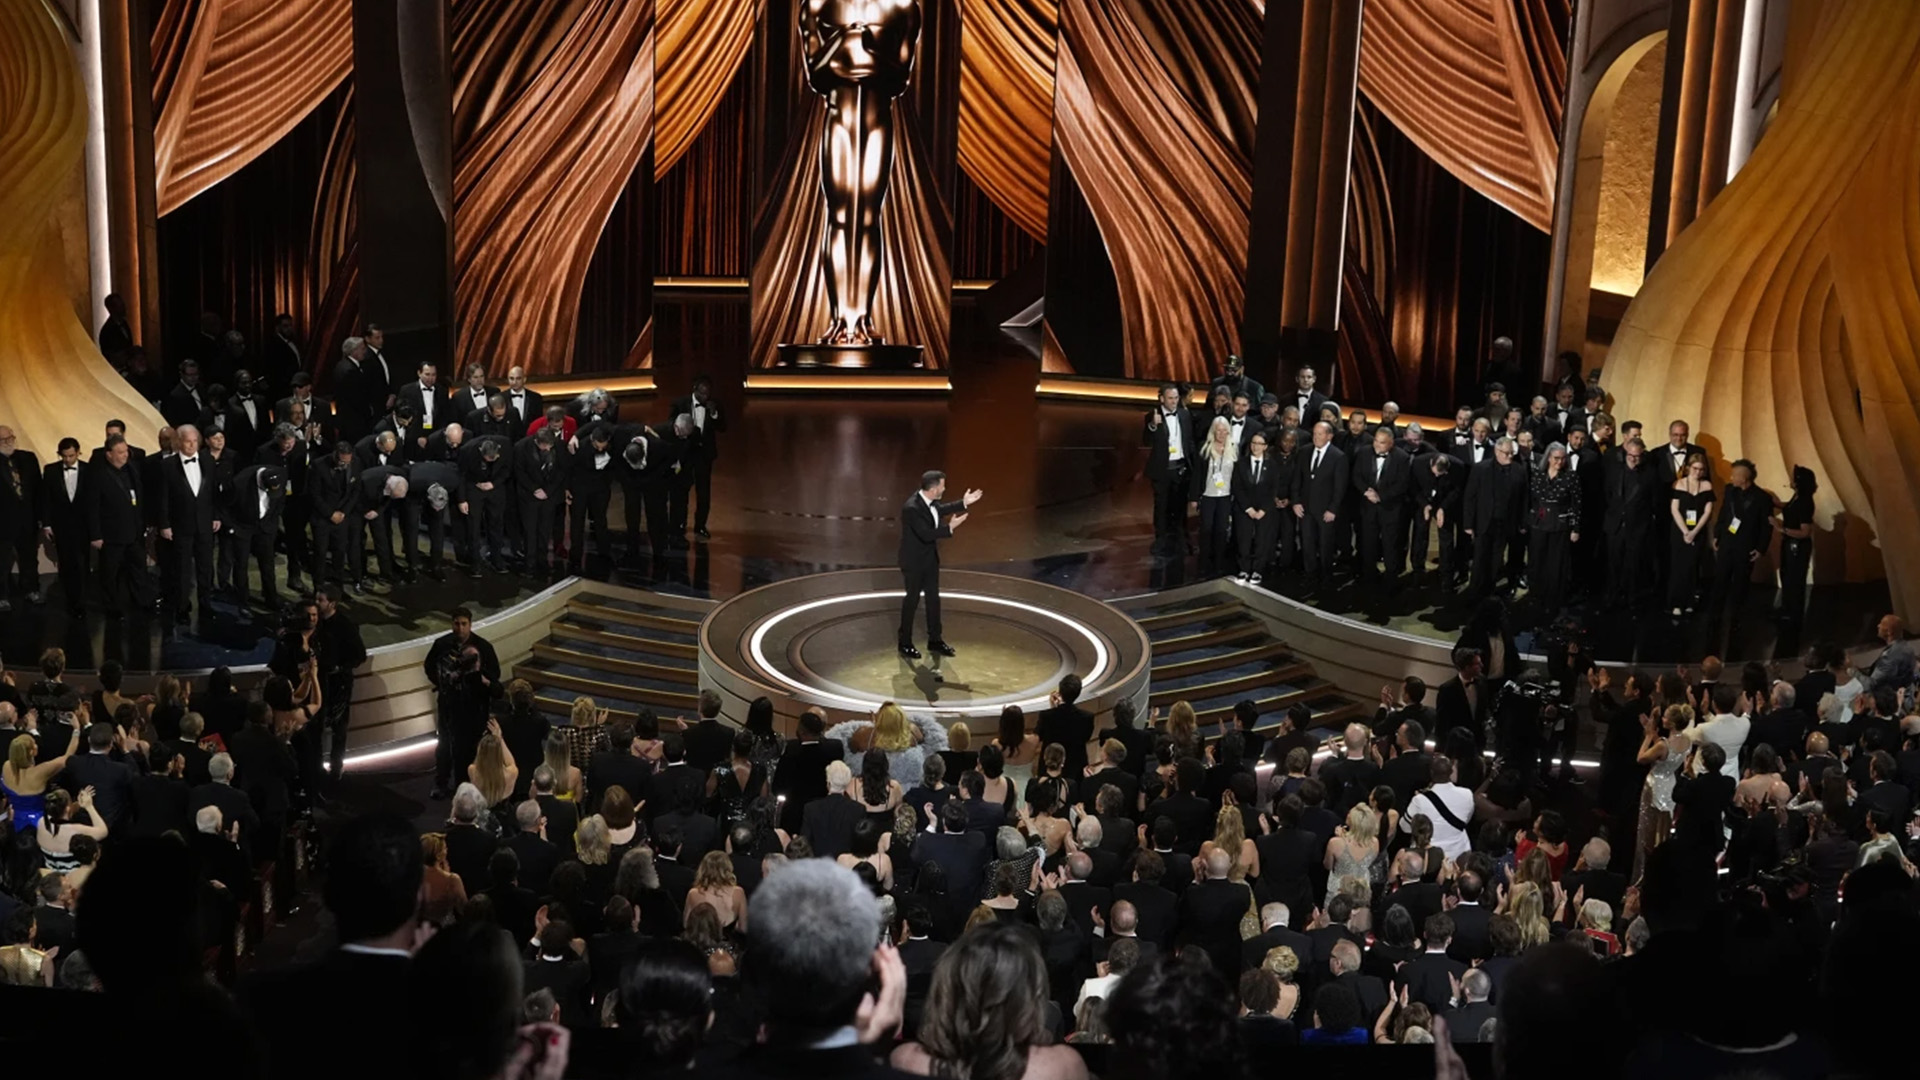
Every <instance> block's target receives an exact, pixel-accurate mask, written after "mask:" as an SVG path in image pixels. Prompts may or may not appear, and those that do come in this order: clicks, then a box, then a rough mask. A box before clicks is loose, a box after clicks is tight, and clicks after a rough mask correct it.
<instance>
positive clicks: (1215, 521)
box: [1200, 495, 1234, 577]
mask: <svg viewBox="0 0 1920 1080" xmlns="http://www.w3.org/2000/svg"><path fill="white" fill-rule="evenodd" d="M1233 531H1234V520H1233V498H1232V496H1229V495H1203V496H1201V497H1200V574H1201V576H1203V577H1205V576H1208V575H1212V574H1224V573H1226V572H1227V552H1228V551H1229V550H1230V549H1229V548H1228V546H1227V545H1228V544H1230V543H1231V542H1232V537H1233Z"/></svg>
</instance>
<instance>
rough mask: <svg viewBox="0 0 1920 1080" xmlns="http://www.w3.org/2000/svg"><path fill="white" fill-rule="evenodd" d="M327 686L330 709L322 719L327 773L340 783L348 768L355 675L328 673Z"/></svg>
mask: <svg viewBox="0 0 1920 1080" xmlns="http://www.w3.org/2000/svg"><path fill="white" fill-rule="evenodd" d="M324 683H325V692H326V695H327V707H326V708H325V709H324V710H322V712H321V717H322V719H323V720H324V721H325V724H326V729H327V773H328V775H330V776H332V777H333V782H334V783H336V784H337V783H339V782H340V774H341V772H343V771H344V770H345V768H346V764H345V763H346V760H347V729H348V727H350V726H351V725H352V723H353V672H351V671H330V672H327V674H326V675H325V677H324Z"/></svg>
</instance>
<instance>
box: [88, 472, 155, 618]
mask: <svg viewBox="0 0 1920 1080" xmlns="http://www.w3.org/2000/svg"><path fill="white" fill-rule="evenodd" d="M103 449H104V450H105V454H104V456H103V457H101V459H100V460H99V461H97V462H94V463H93V464H91V465H89V466H87V468H88V470H89V475H88V477H87V481H88V483H87V487H86V503H85V505H86V514H87V523H86V527H87V544H88V546H90V547H92V548H93V549H94V550H95V551H97V552H99V553H100V599H101V600H102V602H103V603H104V604H105V606H106V610H107V617H108V618H110V619H117V618H119V617H120V616H121V615H123V614H125V613H126V612H127V611H128V610H129V609H134V608H138V607H140V606H142V605H144V604H145V602H146V598H147V595H148V594H147V588H146V566H147V564H146V545H145V541H146V535H147V518H146V511H145V507H144V506H143V504H142V495H141V485H140V473H139V471H138V470H136V469H134V468H133V466H131V465H129V464H128V462H129V461H130V460H132V459H131V457H130V456H129V452H130V451H131V450H132V449H133V448H132V447H130V446H128V445H127V440H126V438H125V437H124V436H121V435H118V434H110V435H108V436H107V445H106V446H105V447H104V448H103ZM69 603H71V601H69Z"/></svg>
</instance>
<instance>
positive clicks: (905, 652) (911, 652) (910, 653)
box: [900, 645, 920, 660]
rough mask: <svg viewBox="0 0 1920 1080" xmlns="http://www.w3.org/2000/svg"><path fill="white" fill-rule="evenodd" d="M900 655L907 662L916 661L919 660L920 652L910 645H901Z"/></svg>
mask: <svg viewBox="0 0 1920 1080" xmlns="http://www.w3.org/2000/svg"><path fill="white" fill-rule="evenodd" d="M900 655H901V656H904V657H906V658H907V659H908V660H918V659H920V650H919V649H916V648H914V647H913V646H911V645H902V646H900Z"/></svg>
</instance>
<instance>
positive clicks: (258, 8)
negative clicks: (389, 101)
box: [152, 0, 353, 217]
mask: <svg viewBox="0 0 1920 1080" xmlns="http://www.w3.org/2000/svg"><path fill="white" fill-rule="evenodd" d="M152 49H153V62H154V75H153V104H154V132H153V157H154V189H155V193H156V211H157V212H158V213H159V214H160V215H161V216H163V217H164V216H165V215H167V214H168V213H171V212H172V211H174V210H175V209H178V208H179V207H180V206H181V205H182V204H184V203H186V202H187V201H188V200H189V199H192V198H193V197H194V196H195V195H198V194H200V193H201V192H203V191H205V190H207V189H208V188H210V187H212V186H214V185H215V184H218V183H219V182H220V181H222V180H224V179H226V178H227V177H229V176H232V175H233V174H234V173H236V172H238V171H240V169H241V168H243V167H245V166H246V164H247V163H248V162H250V161H252V160H254V159H255V158H257V157H259V156H260V155H261V154H262V153H265V152H266V151H267V149H268V148H270V147H272V146H273V145H274V144H275V143H276V142H279V141H280V139H281V137H282V136H284V135H286V134H287V133H288V132H290V131H292V130H293V128H294V127H295V125H297V124H299V122H300V121H301V120H302V119H304V118H305V117H306V116H307V114H308V113H310V112H312V111H313V109H314V107H315V106H317V105H319V104H320V102H321V101H323V100H325V99H326V97H327V95H329V94H331V93H332V92H333V91H334V89H335V88H336V87H338V86H339V85H340V83H341V82H342V81H343V80H344V79H345V78H346V77H347V74H348V72H349V71H351V70H352V67H353V4H352V0H165V2H164V3H162V4H161V6H160V8H159V9H158V11H157V12H156V13H155V16H154V23H153V40H152Z"/></svg>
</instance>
